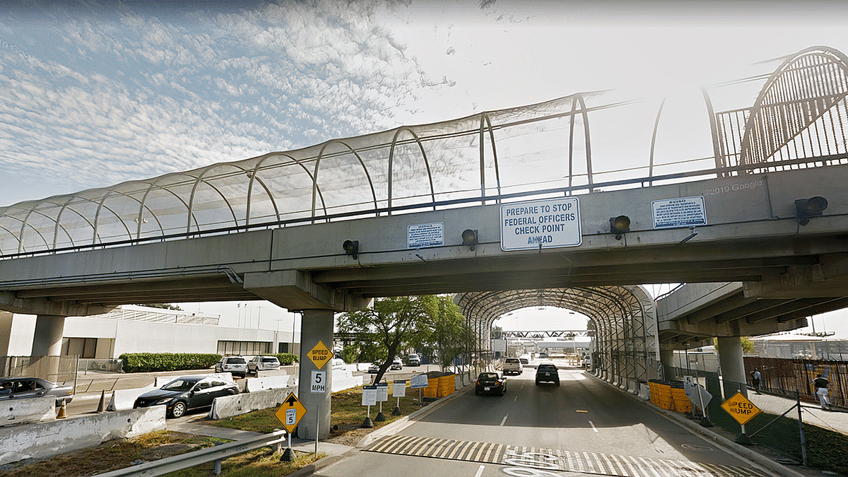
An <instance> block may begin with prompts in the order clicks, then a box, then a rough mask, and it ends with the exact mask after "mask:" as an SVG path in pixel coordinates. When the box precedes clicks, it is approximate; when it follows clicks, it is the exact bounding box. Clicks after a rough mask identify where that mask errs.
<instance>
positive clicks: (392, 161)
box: [388, 126, 436, 215]
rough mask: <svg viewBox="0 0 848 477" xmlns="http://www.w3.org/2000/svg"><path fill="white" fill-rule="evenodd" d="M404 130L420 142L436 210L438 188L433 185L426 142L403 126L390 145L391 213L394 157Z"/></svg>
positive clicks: (390, 210) (390, 209) (419, 146)
mask: <svg viewBox="0 0 848 477" xmlns="http://www.w3.org/2000/svg"><path fill="white" fill-rule="evenodd" d="M403 131H408V132H409V133H410V134H412V137H414V138H415V142H416V143H417V144H418V149H420V150H421V155H422V156H423V157H424V166H425V167H426V168H427V178H428V179H429V180H430V198H431V200H432V201H433V210H436V189H435V187H434V186H433V174H432V172H430V162H429V161H428V160H427V152H426V151H424V144H422V143H421V139H420V138H419V137H418V135H417V134H415V131H413V130H412V129H411V128H410V127H408V126H401V127H399V128H397V130H396V131H395V135H394V137H393V138H392V145H391V146H390V147H389V174H388V179H389V180H388V182H389V203H388V204H389V215H391V214H392V184H393V183H394V177H393V175H392V166H393V165H394V157H395V146H396V145H397V140H398V137H399V136H400V133H401V132H403Z"/></svg>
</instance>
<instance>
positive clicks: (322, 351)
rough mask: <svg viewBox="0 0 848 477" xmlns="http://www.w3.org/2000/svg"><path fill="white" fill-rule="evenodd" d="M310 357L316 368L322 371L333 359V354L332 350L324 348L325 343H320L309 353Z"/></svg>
mask: <svg viewBox="0 0 848 477" xmlns="http://www.w3.org/2000/svg"><path fill="white" fill-rule="evenodd" d="M307 356H308V357H309V361H312V364H314V365H315V367H316V368H318V369H321V368H323V367H324V365H325V364H327V362H328V361H330V358H332V357H333V353H330V350H329V349H327V347H326V346H324V343H322V342H321V341H319V342H318V344H316V345H315V346H314V347H313V348H312V349H311V350H309V353H307Z"/></svg>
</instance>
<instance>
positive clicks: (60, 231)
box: [0, 47, 848, 316]
mask: <svg viewBox="0 0 848 477" xmlns="http://www.w3.org/2000/svg"><path fill="white" fill-rule="evenodd" d="M846 71H848V67H846V58H845V56H844V55H843V54H842V53H840V52H837V51H835V50H832V49H828V48H821V47H819V48H812V49H809V50H805V51H802V52H799V53H798V54H797V55H795V56H792V57H789V58H788V59H785V60H783V59H781V60H779V61H776V62H763V63H758V64H756V65H753V66H751V67H750V68H749V69H748V71H745V72H744V75H743V76H742V77H737V78H734V79H731V80H729V81H724V82H722V83H718V84H715V85H711V86H710V87H708V88H705V89H690V90H687V91H680V92H679V93H675V94H674V95H672V96H668V97H667V98H665V99H663V98H652V99H650V100H645V99H638V98H628V97H624V96H623V93H620V92H613V91H604V92H588V93H580V94H574V95H571V96H566V97H562V98H557V99H554V100H551V101H546V102H543V103H538V104H532V105H527V106H521V107H515V108H510V109H504V110H498V111H489V112H483V113H480V114H475V115H473V116H468V117H465V118H459V119H453V120H449V121H444V122H439V123H432V124H423V125H414V126H405V127H400V128H397V129H393V130H389V131H382V132H378V133H374V134H368V135H364V136H358V137H352V138H345V139H337V140H332V141H328V142H326V143H324V144H318V145H314V146H310V147H306V148H303V149H298V150H294V151H286V152H273V153H269V154H266V155H263V156H259V157H254V158H249V159H245V160H243V161H238V162H232V163H222V164H213V165H210V166H208V167H203V168H200V169H196V170H192V171H186V172H182V173H176V174H168V175H165V176H161V177H157V178H152V179H140V180H136V181H130V182H125V183H122V184H118V185H116V186H113V187H109V188H103V189H92V190H88V191H83V192H80V193H77V194H73V195H68V196H57V197H51V198H48V199H45V200H42V201H31V202H27V203H21V204H17V205H13V206H10V207H4V208H0V253H2V254H3V255H4V256H8V255H14V254H15V253H19V252H28V253H31V252H37V251H43V250H52V249H55V248H63V247H80V246H91V245H99V244H107V243H114V242H122V241H127V240H135V239H140V240H142V241H143V240H155V239H157V238H162V237H169V238H180V237H182V236H186V234H195V233H198V232H203V233H220V232H225V231H229V230H232V229H233V228H235V227H238V228H243V227H247V228H252V227H274V226H289V225H297V224H300V223H312V222H315V221H329V220H345V219H348V218H351V217H360V216H363V215H376V214H380V213H384V212H385V211H386V210H388V211H389V213H393V214H397V213H412V212H415V211H421V210H433V209H439V208H451V207H464V206H469V205H477V204H480V203H493V202H503V201H517V200H525V199H526V198H528V197H537V198H542V197H550V196H554V195H560V196H561V195H562V194H563V193H565V194H586V193H591V192H596V191H597V190H598V189H599V188H600V189H603V190H610V189H624V188H635V187H643V186H647V185H651V184H653V183H659V182H666V183H667V182H674V181H676V182H681V181H687V180H689V181H691V180H697V179H701V178H707V177H716V176H726V175H730V174H739V173H745V172H746V171H743V170H741V167H739V165H750V166H751V168H750V170H749V171H750V172H756V171H768V170H779V169H778V168H781V167H790V168H791V167H795V168H797V167H812V166H820V165H826V164H834V163H837V164H838V163H844V162H848V140H846V136H845V133H844V129H845V125H846V124H848V102H846V101H848V100H846V98H845V93H846V91H848V77H846ZM660 111H661V114H659V116H658V113H660ZM658 118H659V120H658ZM811 158H816V159H817V161H818V162H813V161H812V160H811ZM787 162H788V164H786V163H787ZM716 165H718V166H719V167H720V168H719V169H716ZM664 174H675V177H673V178H670V179H664V180H662V181H659V180H658V179H656V177H657V176H662V175H664ZM95 227H96V232H95ZM610 316H615V315H614V314H613V315H610Z"/></svg>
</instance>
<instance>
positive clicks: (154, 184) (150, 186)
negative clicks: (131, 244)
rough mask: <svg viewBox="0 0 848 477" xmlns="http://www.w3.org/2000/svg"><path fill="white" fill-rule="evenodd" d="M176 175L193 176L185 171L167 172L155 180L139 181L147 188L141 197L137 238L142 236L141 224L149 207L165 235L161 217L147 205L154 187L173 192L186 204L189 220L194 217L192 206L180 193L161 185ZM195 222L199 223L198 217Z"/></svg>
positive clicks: (172, 193)
mask: <svg viewBox="0 0 848 477" xmlns="http://www.w3.org/2000/svg"><path fill="white" fill-rule="evenodd" d="M174 176H187V177H192V176H189V175H188V174H186V173H184V172H175V173H173V174H166V175H164V176H160V177H157V178H156V179H155V180H153V182H148V181H139V183H141V184H147V190H146V191H145V192H144V197H142V199H141V206H140V207H139V209H138V237H137V238H139V239H140V238H141V224H142V223H143V221H144V209H147V210H148V211H150V214H151V215H152V216H153V217H154V218H155V219H156V223H157V224H158V225H159V230H161V231H162V235H165V227H163V226H162V222H160V221H159V217H156V213H155V212H153V210H151V209H150V208H149V207H147V205H146V204H147V197H148V196H149V195H150V192H151V191H153V190H154V189H156V190H163V191H165V192H167V193H169V194H171V195H172V196H174V197H176V199H177V200H178V201H180V202H181V203H182V204H183V205H184V206H185V208H186V214H187V215H188V217H189V221H190V220H191V218H192V217H193V215H192V213H191V208H190V207H189V206H188V204H186V202H185V201H184V200H183V198H182V197H180V196H179V194H177V193H175V192H174V191H172V190H170V189H168V188H167V187H161V186H159V181H161V180H164V179H167V178H170V177H174ZM194 223H195V225H197V219H196V218H195V220H194ZM198 228H200V227H199V226H198Z"/></svg>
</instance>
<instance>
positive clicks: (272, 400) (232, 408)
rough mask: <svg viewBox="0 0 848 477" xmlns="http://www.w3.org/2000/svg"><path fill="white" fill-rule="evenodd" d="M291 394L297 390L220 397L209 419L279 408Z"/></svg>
mask: <svg viewBox="0 0 848 477" xmlns="http://www.w3.org/2000/svg"><path fill="white" fill-rule="evenodd" d="M291 392H294V393H295V394H297V388H295V387H287V388H282V389H267V390H265V391H257V392H253V393H242V394H236V395H234V396H221V397H218V398H215V400H214V401H212V410H210V411H209V419H225V418H228V417H233V416H238V415H239V414H244V413H246V412H250V411H258V410H260V409H268V408H271V407H279V406H281V405H282V404H283V401H284V400H285V399H286V396H288V395H289V393H291ZM157 407H163V406H157Z"/></svg>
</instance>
